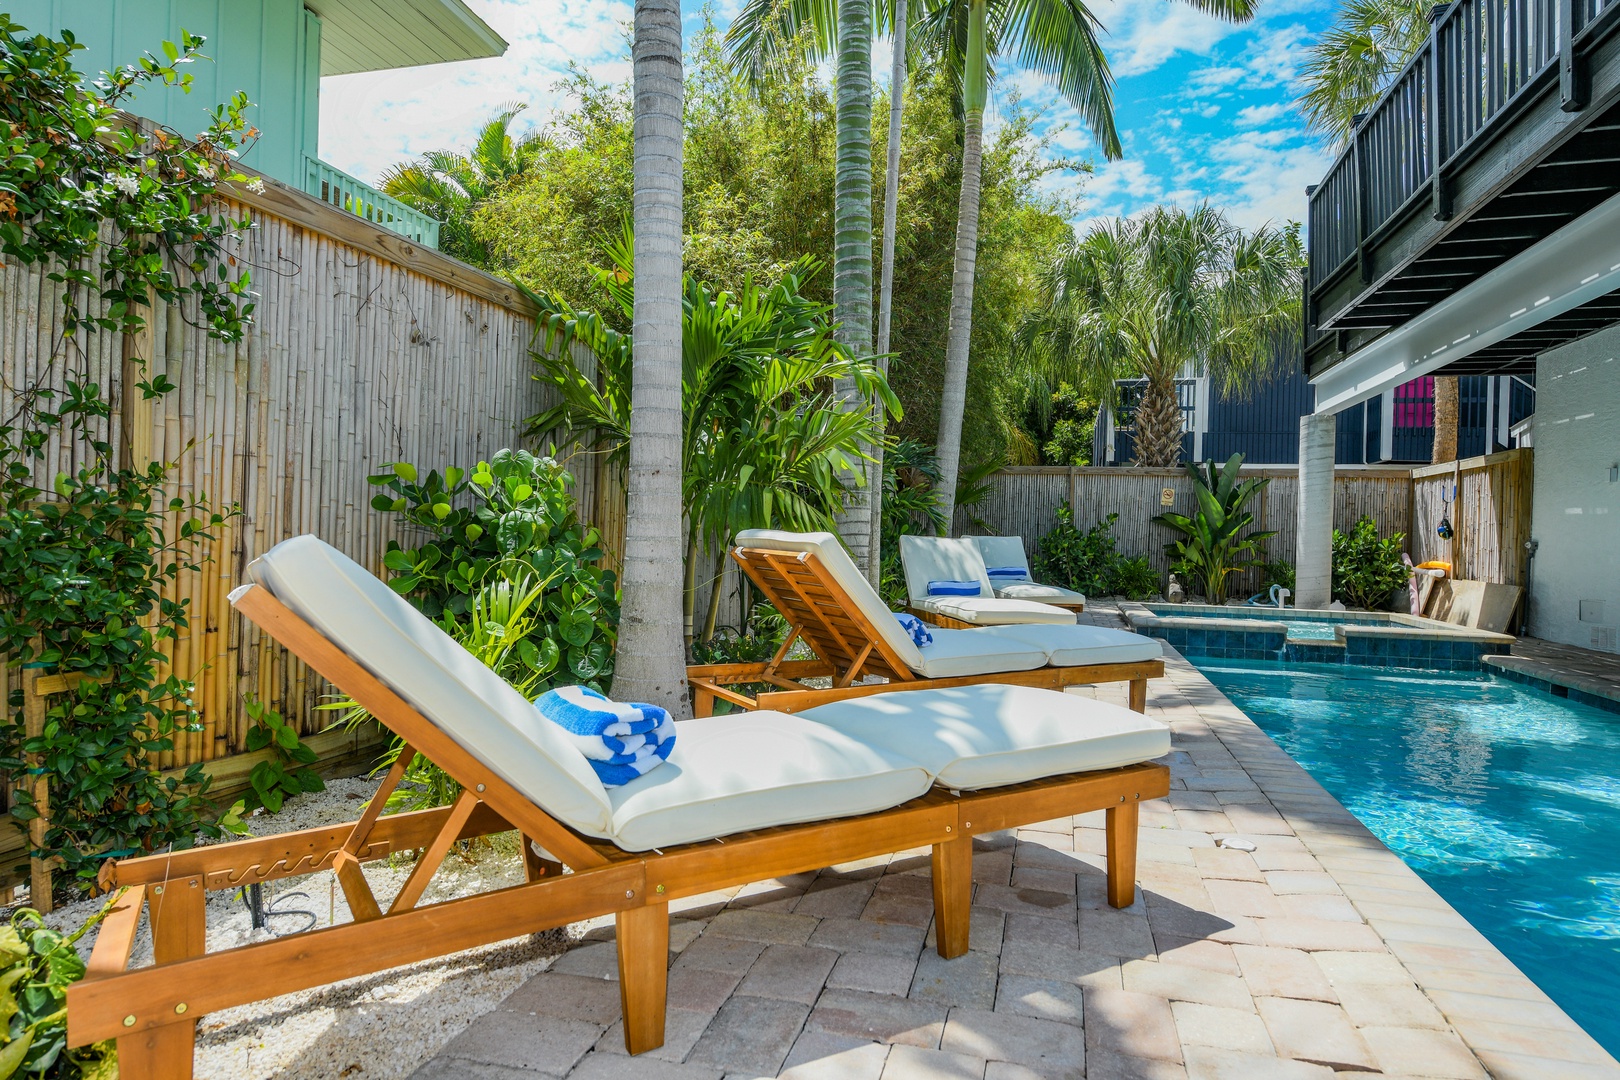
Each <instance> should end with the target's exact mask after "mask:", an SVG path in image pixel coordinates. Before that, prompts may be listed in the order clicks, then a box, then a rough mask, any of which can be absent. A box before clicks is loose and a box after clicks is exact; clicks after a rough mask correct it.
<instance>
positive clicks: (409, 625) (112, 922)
mask: <svg viewBox="0 0 1620 1080" xmlns="http://www.w3.org/2000/svg"><path fill="white" fill-rule="evenodd" d="M289 566H291V567H293V568H295V569H296V571H297V572H296V573H292V572H289V570H288V567H289ZM249 574H250V577H251V578H253V580H254V581H255V584H252V585H247V586H243V587H241V588H239V589H238V590H236V592H234V593H232V595H231V602H232V603H233V604H234V605H235V606H236V608H237V609H238V610H239V611H241V612H242V613H243V614H244V615H245V616H246V617H248V618H250V619H252V620H253V621H254V622H255V623H257V624H258V625H259V626H260V627H262V628H263V629H264V630H265V631H266V632H267V633H269V634H270V635H271V636H272V637H274V638H275V639H276V640H278V641H280V642H281V643H282V644H284V645H285V646H287V647H288V648H289V649H290V650H292V652H293V653H295V654H296V655H297V656H299V657H301V658H302V659H303V660H304V661H305V662H307V663H308V664H309V665H310V666H311V667H313V668H314V669H315V670H316V671H317V672H319V673H320V674H322V675H324V676H325V677H326V678H328V679H330V680H331V681H332V682H333V683H334V684H336V685H337V686H338V687H339V688H340V689H342V690H343V691H344V692H346V693H348V694H350V695H352V696H353V697H354V699H355V700H356V701H357V702H359V703H360V704H361V705H362V706H364V707H365V708H366V709H368V710H370V712H371V713H372V715H373V716H374V717H376V719H377V720H378V721H380V722H381V723H383V724H385V725H387V726H388V727H389V728H390V729H392V730H393V731H394V732H396V733H397V734H399V735H401V736H402V737H404V738H405V739H406V740H407V742H408V743H409V747H410V748H409V749H408V750H406V752H405V753H404V754H403V755H402V756H401V759H400V762H399V763H398V764H396V765H395V766H394V767H393V768H392V769H390V770H389V772H388V774H387V776H386V777H385V778H384V779H383V781H382V784H381V787H380V789H379V791H378V793H377V795H376V796H375V797H374V798H373V800H372V801H371V802H370V803H369V804H368V807H367V809H366V811H365V813H364V814H363V815H362V816H361V817H360V819H359V820H358V821H356V822H353V823H350V824H346V825H340V826H335V827H322V828H315V829H306V830H303V831H300V832H294V833H284V834H280V835H271V836H264V837H259V838H256V839H251V840H242V841H237V842H234V843H226V844H218V845H211V846H207V847H201V848H194V849H190V850H186V851H176V852H172V853H168V854H160V855H153V856H147V857H142V858H134V859H124V860H120V861H118V862H116V863H111V862H109V864H108V865H107V867H106V868H105V869H104V871H103V880H102V884H103V885H104V886H105V887H107V888H109V889H113V890H118V891H119V892H118V896H117V899H116V901H115V905H114V907H113V909H112V911H111V913H110V914H109V916H108V917H107V919H106V921H105V922H104V923H103V924H102V926H101V928H100V931H99V936H98V937H97V940H96V943H95V947H94V950H93V953H92V955H91V958H90V961H89V966H88V967H89V969H88V973H87V975H86V977H85V978H84V979H83V980H82V981H81V982H78V983H76V984H74V985H73V986H72V987H70V988H69V990H68V1039H69V1042H70V1044H72V1045H83V1044H85V1043H89V1042H93V1041H98V1040H102V1039H116V1040H117V1043H118V1055H119V1070H120V1075H121V1076H122V1077H123V1080H177V1078H186V1077H190V1076H191V1075H192V1056H193V1051H194V1043H195V1031H196V1023H197V1021H198V1020H199V1019H200V1018H201V1017H203V1016H204V1015H206V1014H208V1013H211V1012H215V1011H218V1010H221V1009H226V1008H231V1007H234V1006H237V1005H243V1004H247V1003H250V1002H254V1001H260V1000H264V999H267V998H271V997H275V996H278V995H281V994H286V993H291V992H294V991H298V990H304V989H309V988H312V987H317V986H322V985H325V984H328V983H331V982H335V981H337V980H340V979H346V978H352V977H355V976H360V975H365V974H370V973H373V972H377V971H381V970H385V969H388V968H392V967H397V966H399V965H402V964H409V963H414V962H418V961H421V960H426V959H430V958H433V957H437V956H442V955H445V954H448V953H453V952H457V951H460V950H463V949H468V948H472V947H476V946H480V945H484V944H488V943H492V942H496V941H501V940H505V939H509V938H513V937H518V936H521V935H526V934H532V933H536V932H539V931H542V930H546V929H549V928H552V927H557V926H562V925H565V924H567V923H570V922H575V921H579V920H583V919H588V918H593V917H597V916H601V915H605V914H612V915H614V917H615V921H616V925H617V942H618V956H619V976H620V978H619V988H620V998H621V1004H622V1006H623V1012H624V1031H625V1044H626V1048H627V1049H628V1050H629V1051H630V1052H631V1053H640V1052H642V1051H645V1050H650V1049H653V1048H655V1047H657V1046H659V1045H661V1044H662V1042H663V1038H664V1016H665V992H666V985H667V966H668V962H669V902H670V901H671V900H675V899H677V898H680V897H683V896H690V895H694V894H699V893H704V892H709V891H712V890H714V889H719V888H724V887H727V886H732V885H737V884H741V883H746V882H752V881H757V880H763V879H769V878H773V877H779V876H782V875H785V874H790V873H797V872H801V871H806V870H812V869H817V868H821V867H824V866H829V865H832V864H835V863H839V862H844V861H850V860H855V859H860V858H866V857H870V856H874V855H879V854H884V853H890V852H895V851H902V850H906V849H910V848H915V847H924V846H926V847H930V848H931V849H932V869H933V896H934V904H935V920H936V940H937V947H938V951H939V953H940V955H941V956H944V957H946V958H950V957H955V956H959V955H961V954H962V953H963V952H964V951H966V950H967V948H968V936H969V910H970V902H971V894H972V851H973V837H974V836H976V835H978V834H980V833H984V832H989V831H994V830H1000V829H1006V828H1012V827H1016V826H1019V825H1023V824H1028V823H1030V822H1035V821H1041V820H1047V819H1050V818H1053V817H1057V816H1061V815H1069V814H1075V813H1081V812H1086V811H1089V810H1093V809H1099V808H1105V809H1106V810H1107V811H1108V813H1107V848H1108V898H1109V902H1110V903H1111V904H1113V905H1114V906H1116V907H1123V906H1126V905H1128V904H1130V903H1131V902H1132V900H1133V899H1134V896H1135V882H1134V875H1135V855H1136V836H1137V819H1138V806H1139V802H1140V800H1142V799H1150V798H1159V797H1163V796H1164V795H1166V794H1167V793H1168V791H1169V773H1168V770H1167V769H1166V768H1165V767H1164V766H1163V765H1159V764H1153V763H1151V762H1150V761H1149V760H1148V759H1150V758H1153V757H1158V756H1162V755H1163V754H1164V753H1165V752H1167V751H1168V749H1169V735H1168V731H1167V729H1165V728H1164V727H1163V725H1158V724H1155V723H1154V722H1153V721H1150V720H1148V719H1146V718H1145V717H1139V716H1136V715H1135V714H1133V713H1130V712H1128V711H1126V710H1124V709H1122V708H1119V707H1117V706H1109V705H1106V704H1105V703H1102V702H1095V701H1087V700H1084V699H1076V698H1072V697H1068V696H1065V695H1060V694H1052V693H1049V692H1045V691H1041V690H1034V689H1030V688H1026V687H1004V686H977V687H968V688H964V689H961V690H947V691H923V692H920V693H915V694H906V693H897V694H892V695H887V696H884V697H870V698H866V699H863V700H861V701H858V702H838V703H835V704H833V705H830V706H827V707H825V708H824V709H822V710H813V711H812V713H826V714H827V715H826V717H825V720H826V722H822V720H820V719H810V718H809V716H790V715H786V714H779V713H777V714H771V713H743V714H738V715H736V716H727V717H717V718H711V719H708V720H694V721H690V722H688V723H686V724H683V725H682V726H681V732H680V734H679V736H678V743H677V746H676V749H675V753H674V754H672V755H671V757H670V760H669V762H667V763H666V764H665V765H663V766H661V767H660V768H658V769H656V770H654V771H653V772H652V773H649V774H648V775H647V776H644V777H642V778H641V779H639V780H637V781H635V782H633V783H632V784H628V785H625V786H624V787H622V788H617V789H614V790H613V792H612V794H611V797H610V795H609V793H608V792H607V791H606V789H603V788H602V787H601V785H600V783H599V782H596V780H595V774H594V773H593V772H591V771H590V769H589V768H588V767H586V766H585V765H584V759H583V757H582V756H581V755H579V754H578V751H576V750H573V748H572V745H571V744H569V743H567V742H566V740H564V739H563V738H562V737H561V736H560V734H559V733H558V732H557V730H556V729H554V728H552V727H551V725H550V724H549V722H547V721H544V720H541V719H540V718H539V717H538V714H537V713H536V712H535V710H534V709H533V708H532V706H530V705H529V703H528V702H526V701H525V700H524V699H523V698H522V697H521V695H519V694H517V693H516V691H514V690H512V689H511V687H510V686H508V685H507V684H506V683H504V682H502V681H501V680H500V679H499V678H498V677H497V676H495V675H494V673H493V672H490V671H489V670H488V669H487V668H484V667H483V666H482V665H481V664H479V663H478V662H477V660H476V659H475V658H473V657H471V656H470V655H468V654H467V653H466V652H465V651H464V650H462V649H461V648H460V647H459V646H457V645H456V644H455V643H454V642H452V641H450V639H449V638H448V637H446V636H445V635H444V634H443V633H442V632H441V631H439V629H438V628H437V627H435V626H434V625H433V624H432V623H430V622H429V621H428V620H427V619H425V618H424V617H422V616H421V615H420V614H419V613H417V612H416V611H415V610H414V609H412V608H411V607H410V606H409V605H408V604H406V603H405V602H404V601H403V600H402V599H401V598H400V597H398V596H397V595H395V594H394V593H393V592H391V591H390V590H389V589H388V588H387V587H386V586H385V585H383V584H382V583H381V582H379V581H377V580H376V579H375V578H373V577H371V576H370V575H369V574H366V573H365V571H364V570H362V569H361V568H360V567H358V566H357V565H355V564H354V563H352V562H351V561H349V560H347V559H345V558H344V557H343V556H342V555H340V554H338V553H337V552H335V551H333V550H332V549H330V548H327V547H326V546H325V545H323V544H321V543H320V542H319V541H317V540H315V539H314V538H313V537H300V538H298V539H296V540H291V541H287V542H286V543H285V544H282V545H278V546H277V548H276V549H274V550H272V552H270V553H269V554H268V555H267V556H266V557H264V558H262V559H260V560H258V561H256V562H255V563H254V564H253V566H252V567H250V571H249ZM919 710H920V712H921V722H918V714H919ZM1076 710H1079V711H1081V712H1082V713H1083V714H1084V717H1085V723H1084V724H1082V725H1077V724H1076V722H1075V716H1074V715H1066V714H1073V713H1074V712H1075V711H1076ZM1077 726H1081V727H1087V728H1089V729H1090V730H1091V731H1092V733H1093V734H1092V735H1091V736H1088V737H1084V738H1077V737H1076V735H1075V729H1076V727H1077ZM908 733H909V734H908ZM885 739H888V740H890V742H889V743H888V744H887V745H886V744H885V741H884V740H885ZM895 740H901V741H902V742H903V743H904V745H905V747H906V752H905V754H901V753H899V752H898V751H896V750H895V749H894V748H893V747H894V746H895V745H897V743H896V742H895ZM564 750H566V751H568V753H564V752H563V751H564ZM1009 751H1010V752H1009ZM416 753H421V754H425V755H427V756H428V757H429V758H430V759H432V760H433V761H434V762H435V763H436V764H438V765H439V766H440V767H442V768H443V769H444V770H445V771H446V772H448V773H449V774H450V775H451V776H452V777H454V778H455V779H456V780H457V781H458V782H459V783H460V785H461V787H462V791H461V794H460V795H459V796H458V797H457V799H456V800H455V802H454V803H453V804H452V805H451V806H448V807H442V808H439V809H434V810H426V811H420V812H416V813H402V814H394V815H389V816H385V817H379V811H380V808H381V807H382V806H383V805H384V803H385V801H386V798H387V795H388V793H389V792H390V791H391V790H392V789H393V787H394V786H395V785H396V784H397V783H398V782H399V780H400V776H401V772H402V770H403V768H404V765H405V762H406V761H408V760H409V759H410V757H411V755H412V754H416ZM570 754H571V755H572V758H570ZM683 755H684V756H683ZM743 762H745V763H746V764H747V769H748V770H749V771H750V773H752V772H753V771H755V770H763V771H765V772H767V773H768V772H770V771H771V770H772V769H775V770H776V771H777V773H778V774H779V778H778V779H777V780H775V781H770V780H769V779H767V781H763V782H762V781H757V780H753V779H750V778H749V777H748V776H740V775H738V773H737V767H738V765H739V763H743ZM708 764H712V765H713V766H714V770H713V771H714V773H715V775H707V774H706V771H705V768H706V765H708ZM1009 770H1011V771H1009ZM1077 770H1087V771H1077ZM816 776H823V777H825V776H831V777H832V779H831V780H826V781H825V782H822V783H817V784H811V785H808V787H807V785H806V783H805V778H806V777H816ZM683 786H684V788H692V787H698V788H701V789H702V790H704V791H705V792H706V795H705V797H704V798H701V799H690V798H688V799H685V800H684V801H683V799H682V798H681V797H680V793H681V792H682V790H683ZM952 788H955V789H956V790H954V791H953V790H951V789H952ZM974 789H977V790H974ZM727 822H729V824H726V823H727ZM750 824H753V825H757V826H758V827H754V828H749V827H748V826H749V825H750ZM511 830H517V831H519V832H520V833H521V834H522V836H523V838H524V843H523V845H522V848H523V862H524V869H525V878H526V882H525V884H522V885H517V886H512V887H509V888H503V889H497V890H494V891H490V892H485V893H479V894H476V895H471V896H465V897H460V898H456V899H452V900H446V901H444V902H441V903H434V904H430V905H426V906H422V905H421V904H420V903H419V902H420V900H421V899H422V895H423V891H424V889H425V888H426V887H427V885H428V883H429V880H430V879H431V878H432V876H433V874H434V873H435V871H436V870H437V868H438V866H439V864H440V862H441V861H442V860H443V858H444V856H445V854H446V852H447V851H448V850H449V848H450V846H451V845H452V844H453V843H454V842H455V841H456V840H457V839H460V838H466V837H475V836H482V835H486V834H491V833H497V832H504V831H511ZM683 835H685V836H687V837H688V838H687V839H686V840H684V841H683V840H681V839H680V838H681V837H682V836H683ZM720 836H723V837H724V842H721V841H720V840H719V839H717V837H720ZM661 839H662V840H663V841H664V842H660V840H661ZM536 845H539V846H541V847H543V848H544V850H545V851H546V852H547V853H550V854H551V855H552V856H553V857H554V858H555V859H556V860H560V862H553V861H551V860H549V859H547V858H545V857H543V856H542V855H540V854H538V853H537V852H536V850H535V846H536ZM411 850H420V851H421V852H422V854H421V856H420V858H419V859H418V860H417V862H416V866H415V869H414V870H413V871H412V872H411V874H410V875H409V877H408V879H407V880H406V882H405V884H404V886H403V887H402V888H401V890H400V892H399V893H398V895H396V896H395V897H394V898H393V899H392V901H391V902H389V903H388V904H387V906H386V907H384V905H383V904H382V903H381V902H380V901H379V900H378V898H377V897H375V896H374V895H373V894H372V891H371V889H370V887H369V885H368V884H367V882H366V879H365V877H364V875H363V874H362V873H361V870H360V864H361V863H363V862H366V861H368V860H373V859H378V858H382V857H384V856H387V855H390V854H397V853H402V852H408V851H411ZM563 864H566V865H567V867H569V868H570V869H571V870H572V872H571V873H567V874H564V873H562V868H563ZM324 869H332V870H334V871H335V872H336V874H337V877H338V880H339V882H340V883H341V885H342V887H343V890H344V895H345V897H346V898H347V900H348V902H349V906H350V908H351V910H352V911H353V912H354V914H355V921H353V922H351V923H347V924H343V925H338V926H333V927H329V928H326V929H319V930H312V931H309V932H307V933H302V934H296V935H291V936H287V937H282V938H277V939H274V940H270V941H264V942H259V943H255V944H249V945H244V946H240V947H237V948H233V949H229V950H224V951H221V952H217V953H209V952H208V951H207V945H206V924H205V905H204V897H205V895H206V893H207V892H208V890H211V889H235V888H239V887H241V886H243V885H245V884H250V883H256V882H265V881H273V880H276V879H279V878H285V877H289V876H294V875H299V874H307V873H311V872H314V871H316V870H324ZM143 912H144V913H145V914H146V915H147V917H148V918H149V919H150V923H151V930H152V939H153V952H154V963H153V964H152V965H150V966H147V967H142V968H137V969H129V967H128V964H129V958H130V953H131V950H132V947H133V944H134V939H135V934H136V929H137V926H138V924H139V921H140V918H141V915H142V914H143Z"/></svg>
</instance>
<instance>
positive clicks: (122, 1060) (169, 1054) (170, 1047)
mask: <svg viewBox="0 0 1620 1080" xmlns="http://www.w3.org/2000/svg"><path fill="white" fill-rule="evenodd" d="M196 1041H197V1025H196V1024H195V1023H191V1024H165V1025H163V1026H162V1027H155V1028H150V1029H148V1030H146V1031H143V1032H141V1033H140V1034H139V1035H126V1036H124V1037H123V1038H122V1039H119V1040H118V1077H119V1080H191V1075H192V1073H191V1057H192V1054H193V1053H194V1052H195V1049H196Z"/></svg>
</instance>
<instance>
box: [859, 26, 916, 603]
mask: <svg viewBox="0 0 1620 1080" xmlns="http://www.w3.org/2000/svg"><path fill="white" fill-rule="evenodd" d="M906 30H907V27H906V0H895V2H894V62H893V64H892V66H891V67H890V68H889V162H888V169H887V170H886V171H885V172H884V174H883V279H882V284H881V285H880V286H879V288H878V321H877V348H876V350H875V351H876V352H877V353H878V362H877V363H878V370H879V371H881V372H882V373H883V375H884V377H885V378H887V377H888V374H889V358H888V355H887V354H888V352H889V327H890V322H891V320H890V313H891V307H892V303H893V300H894V232H895V218H896V217H897V216H898V215H899V213H900V132H901V119H902V116H903V114H904V113H905V103H906ZM872 408H873V409H874V410H876V412H877V416H878V421H879V422H878V430H879V432H881V431H882V430H883V422H882V421H883V406H882V405H881V404H879V403H877V402H873V403H872ZM872 457H873V461H872V467H871V468H870V469H868V470H867V473H866V476H867V484H866V490H867V493H868V498H869V499H870V501H871V504H872V538H871V540H870V542H869V544H870V546H869V548H868V550H870V551H871V553H872V554H871V564H870V565H869V566H868V568H867V576H868V577H870V578H871V579H872V587H873V588H874V589H875V588H877V587H878V585H879V579H880V578H881V577H882V574H883V568H882V563H883V443H882V442H881V441H879V442H878V444H877V445H876V446H875V447H873V448H872Z"/></svg>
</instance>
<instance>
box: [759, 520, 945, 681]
mask: <svg viewBox="0 0 1620 1080" xmlns="http://www.w3.org/2000/svg"><path fill="white" fill-rule="evenodd" d="M737 546H738V547H766V548H776V549H777V550H780V551H810V552H814V553H815V555H816V557H817V558H818V559H820V561H821V565H822V566H823V567H825V568H826V570H827V574H828V576H829V577H831V578H832V579H833V580H834V581H835V582H837V583H838V587H839V588H841V589H843V590H844V592H845V593H846V594H847V595H848V596H849V598H850V600H852V601H853V602H854V603H855V606H856V607H857V608H859V609H860V612H861V614H862V615H864V616H866V619H867V621H868V622H870V623H871V624H872V625H873V626H875V627H877V632H878V635H879V636H880V637H882V638H883V641H884V642H885V643H886V644H887V645H888V646H889V648H890V649H892V650H894V654H895V655H896V656H898V657H899V658H900V659H901V660H903V661H904V662H905V665H906V666H907V667H908V668H910V669H911V670H912V671H921V670H923V656H922V653H921V652H919V651H918V649H917V643H916V642H914V641H912V640H911V635H910V634H908V633H906V631H905V630H904V629H903V628H902V627H901V626H900V623H899V621H898V620H897V619H895V617H894V612H892V611H890V610H889V606H888V605H887V604H885V603H884V602H883V598H882V597H880V596H878V594H877V590H875V589H873V588H872V583H871V582H870V581H867V580H866V576H865V575H864V574H862V573H861V572H860V571H859V570H858V569H856V567H855V564H854V563H853V562H851V561H850V558H849V553H848V552H846V551H845V550H844V545H843V544H841V543H839V542H838V537H836V536H834V535H833V534H832V533H827V532H811V533H794V532H781V531H779V530H777V529H744V530H743V531H742V532H740V533H738V534H737ZM935 637H936V639H937V637H938V635H937V634H936V635H935Z"/></svg>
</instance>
